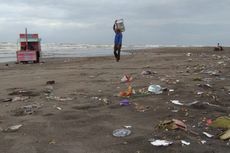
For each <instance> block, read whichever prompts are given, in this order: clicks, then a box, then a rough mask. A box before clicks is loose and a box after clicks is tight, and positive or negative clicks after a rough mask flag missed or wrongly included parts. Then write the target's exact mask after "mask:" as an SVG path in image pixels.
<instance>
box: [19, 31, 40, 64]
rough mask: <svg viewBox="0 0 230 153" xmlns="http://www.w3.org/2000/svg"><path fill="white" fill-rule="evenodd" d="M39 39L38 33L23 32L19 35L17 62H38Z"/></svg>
mask: <svg viewBox="0 0 230 153" xmlns="http://www.w3.org/2000/svg"><path fill="white" fill-rule="evenodd" d="M40 42H41V39H40V38H39V37H38V34H27V29H26V30H25V34H20V35H19V44H20V50H18V51H17V52H16V53H17V62H18V63H39V61H40V55H41V44H40Z"/></svg>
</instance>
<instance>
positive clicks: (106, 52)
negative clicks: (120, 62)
mask: <svg viewBox="0 0 230 153" xmlns="http://www.w3.org/2000/svg"><path fill="white" fill-rule="evenodd" d="M41 49H42V58H52V57H91V56H110V55H112V54H113V46H112V45H90V44H73V43H46V44H42V45H41ZM17 50H19V45H18V44H17V43H9V42H0V63H2V62H11V61H16V51H17Z"/></svg>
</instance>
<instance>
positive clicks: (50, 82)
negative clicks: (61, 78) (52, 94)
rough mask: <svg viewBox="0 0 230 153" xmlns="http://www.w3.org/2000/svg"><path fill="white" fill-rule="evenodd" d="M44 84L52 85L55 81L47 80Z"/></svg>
mask: <svg viewBox="0 0 230 153" xmlns="http://www.w3.org/2000/svg"><path fill="white" fill-rule="evenodd" d="M46 84H47V85H52V84H55V81H54V80H51V81H47V82H46Z"/></svg>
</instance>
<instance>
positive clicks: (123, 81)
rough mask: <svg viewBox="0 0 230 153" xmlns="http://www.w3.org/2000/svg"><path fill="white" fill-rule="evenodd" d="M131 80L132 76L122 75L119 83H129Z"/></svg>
mask: <svg viewBox="0 0 230 153" xmlns="http://www.w3.org/2000/svg"><path fill="white" fill-rule="evenodd" d="M132 80H133V78H132V76H129V75H124V76H123V77H122V78H121V82H122V83H127V82H131V81H132Z"/></svg>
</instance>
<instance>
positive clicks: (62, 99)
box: [46, 96, 73, 101]
mask: <svg viewBox="0 0 230 153" xmlns="http://www.w3.org/2000/svg"><path fill="white" fill-rule="evenodd" d="M46 98H47V99H51V100H57V101H71V100H73V98H70V97H57V96H48V97H46Z"/></svg>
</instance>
